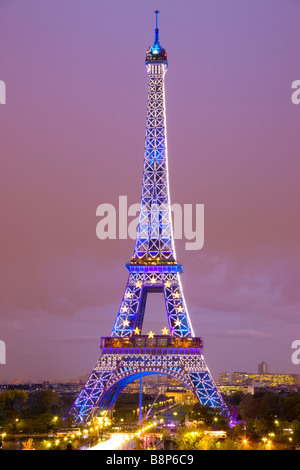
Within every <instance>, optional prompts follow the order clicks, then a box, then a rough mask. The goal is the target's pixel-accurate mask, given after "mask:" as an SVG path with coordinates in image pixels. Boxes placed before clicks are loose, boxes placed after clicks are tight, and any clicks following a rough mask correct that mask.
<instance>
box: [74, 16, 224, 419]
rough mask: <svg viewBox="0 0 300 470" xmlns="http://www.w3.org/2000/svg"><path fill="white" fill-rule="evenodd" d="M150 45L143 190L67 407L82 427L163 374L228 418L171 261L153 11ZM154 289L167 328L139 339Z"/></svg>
mask: <svg viewBox="0 0 300 470" xmlns="http://www.w3.org/2000/svg"><path fill="white" fill-rule="evenodd" d="M155 13H156V28H155V37H154V44H153V46H152V47H150V48H149V49H148V51H147V53H146V69H147V73H148V106H147V123H146V139H145V157H144V171H143V185H142V196H141V205H140V215H139V224H138V229H137V237H136V243H135V248H134V253H133V257H132V259H131V262H130V263H128V264H127V266H126V267H127V269H128V271H129V277H128V282H127V285H126V288H125V292H124V295H123V298H122V302H121V305H120V309H119V312H118V315H117V318H116V321H115V323H114V326H113V330H112V333H111V336H110V337H103V338H101V345H100V350H101V355H100V358H99V360H98V362H97V364H96V366H95V368H94V370H93V371H92V373H91V375H90V377H89V379H88V380H87V383H86V384H85V386H84V387H83V389H82V391H81V392H80V394H79V396H78V397H77V399H76V401H75V403H74V405H73V407H72V409H71V415H73V417H74V419H75V421H77V422H78V423H80V422H82V423H85V422H87V421H89V420H90V419H92V418H93V417H94V416H95V414H96V413H97V412H98V411H100V410H106V411H108V410H111V409H112V407H113V406H114V403H115V401H116V399H117V397H118V395H119V394H120V393H121V391H122V390H123V389H124V388H125V387H126V386H127V385H128V384H129V383H131V382H133V381H134V380H136V379H140V378H142V377H144V376H146V375H151V374H164V375H167V376H169V377H172V378H175V379H177V380H178V381H180V382H181V383H182V384H183V385H184V386H185V387H186V388H188V389H189V390H191V391H192V392H193V393H194V395H195V396H196V398H197V400H198V401H199V403H200V404H202V405H208V406H210V407H212V408H218V409H220V411H221V412H222V413H223V414H225V415H226V416H229V415H228V411H227V408H226V405H225V403H224V401H223V399H222V397H221V395H220V393H219V391H218V389H217V387H216V385H215V383H214V380H213V378H212V376H211V373H210V371H209V370H208V368H207V366H206V363H205V360H204V357H203V340H202V338H199V337H195V336H194V332H193V329H192V325H191V322H190V319H189V315H188V311H187V307H186V303H185V300H184V295H183V290H182V286H181V282H180V273H181V272H182V265H181V264H179V263H178V262H177V261H176V254H175V247H174V239H173V231H172V221H171V211H170V201H169V180H168V157H167V136H166V115H165V111H166V109H165V84H164V77H165V74H166V71H167V67H168V62H167V54H166V51H165V49H164V48H163V47H162V46H161V45H160V42H159V30H158V24H157V21H158V11H156V12H155ZM152 292H162V293H163V295H164V299H165V305H166V311H167V317H168V324H169V329H168V330H167V328H165V329H164V330H163V334H162V335H160V336H156V335H155V336H154V334H152V332H150V334H149V335H146V336H144V335H141V331H142V324H143V318H144V312H145V306H146V300H147V295H148V294H149V293H152Z"/></svg>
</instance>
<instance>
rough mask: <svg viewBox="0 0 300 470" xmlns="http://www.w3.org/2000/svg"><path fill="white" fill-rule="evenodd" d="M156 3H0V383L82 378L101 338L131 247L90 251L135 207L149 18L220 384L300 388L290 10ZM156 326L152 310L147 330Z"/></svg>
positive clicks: (177, 188) (199, 301) (198, 320)
mask: <svg viewBox="0 0 300 470" xmlns="http://www.w3.org/2000/svg"><path fill="white" fill-rule="evenodd" d="M158 3H159V5H155V4H154V2H148V3H147V4H146V5H140V4H139V2H137V1H130V2H128V3H126V5H123V4H122V2H120V1H115V2H112V4H111V5H106V4H105V5H102V4H101V5H100V4H99V2H96V1H94V0H92V1H90V2H89V3H88V6H87V5H85V6H83V5H79V4H77V5H73V3H72V2H70V1H67V0H64V1H63V2H58V1H56V0H55V1H53V2H52V3H51V5H50V3H49V2H48V4H47V3H44V5H43V6H41V5H40V6H38V7H37V6H36V5H35V2H33V1H31V0H28V2H26V5H24V4H22V2H20V1H16V2H14V4H13V5H12V4H9V2H2V3H1V5H0V11H1V18H0V40H1V43H2V44H4V45H5V47H4V48H3V51H2V52H1V62H2V69H1V71H0V73H1V76H0V79H1V80H2V79H3V80H4V81H5V83H6V91H7V99H6V104H5V105H1V107H0V112H1V114H0V119H1V130H2V132H1V135H2V137H1V144H0V145H1V175H2V176H1V192H2V198H1V214H2V230H1V267H0V283H1V287H2V289H1V296H0V297H1V298H0V302H1V303H0V318H1V327H0V339H1V340H3V341H5V344H6V356H7V359H6V364H5V365H0V381H2V380H14V379H15V378H16V377H18V378H19V380H20V381H22V380H23V381H26V380H28V379H30V380H31V381H34V379H35V378H39V379H43V380H52V379H59V378H61V379H63V378H70V377H76V376H84V375H86V374H88V373H89V371H90V370H91V369H92V367H93V366H94V363H95V360H96V359H97V358H98V355H99V343H100V337H101V336H108V335H110V333H111V329H112V323H113V321H114V318H115V316H116V313H117V311H118V309H119V303H120V298H121V296H122V293H123V291H124V287H125V284H126V279H127V271H126V268H125V264H126V263H127V262H128V261H129V259H130V258H131V255H132V253H133V249H134V242H133V241H132V240H130V239H121V240H118V239H116V240H99V239H98V238H97V236H96V225H97V222H98V218H97V217H96V208H97V207H98V205H99V204H102V203H110V204H114V205H115V206H116V207H117V204H118V200H119V196H120V195H126V196H127V197H128V201H129V203H130V204H132V203H136V202H138V201H139V198H140V187H141V175H142V168H143V155H144V133H145V124H146V113H145V105H146V96H147V78H146V73H145V67H144V56H145V52H146V49H147V48H148V46H149V45H150V43H151V40H152V32H153V11H154V10H155V9H157V8H158V9H159V10H160V11H161V15H160V34H161V36H160V37H161V43H162V44H163V46H164V47H166V49H167V51H168V60H169V71H168V73H167V77H166V108H167V130H168V146H169V170H170V195H171V202H172V203H173V202H174V203H175V202H178V203H180V204H182V205H183V204H191V203H192V204H194V205H195V204H204V206H205V241H204V247H203V248H202V249H201V250H198V251H188V250H186V249H185V240H175V245H176V252H177V258H178V261H180V262H182V264H183V267H184V273H183V275H182V278H181V279H182V284H183V288H184V291H185V298H186V303H187V306H188V309H189V313H190V317H191V321H192V324H193V327H194V330H195V335H196V336H201V337H203V339H204V353H205V358H206V361H207V365H208V367H209V369H210V370H211V372H212V375H213V376H214V377H217V375H218V374H219V373H220V372H222V371H224V370H229V371H232V372H233V371H236V370H244V369H246V370H247V369H251V364H258V363H260V362H262V361H265V362H266V363H267V364H268V365H269V370H270V371H274V372H278V373H280V372H282V373H284V372H285V373H291V374H299V373H300V365H298V366H297V365H295V364H293V363H292V361H291V356H292V353H293V350H292V349H291V344H292V342H293V341H294V340H296V339H298V337H297V336H299V335H298V331H299V289H298V283H297V281H296V280H297V279H299V266H298V262H297V261H298V260H297V255H298V253H299V237H298V235H299V222H298V218H297V215H298V213H299V197H298V185H299V177H298V175H299V159H298V158H297V156H298V153H297V152H299V151H298V147H299V144H298V135H299V107H297V106H295V105H293V104H292V102H291V84H292V82H293V81H294V80H295V79H297V78H299V77H298V76H297V73H298V70H299V67H298V65H297V63H296V60H295V57H299V52H300V45H299V41H297V35H298V19H297V18H298V17H299V5H297V4H296V3H295V2H293V1H290V2H286V3H285V4H284V5H283V4H282V2H279V1H275V2H274V1H272V2H271V1H264V2H259V1H254V2H251V5H250V2H249V3H248V4H247V5H246V6H245V5H244V6H241V5H239V4H238V2H237V1H230V2H228V3H227V4H226V6H224V5H222V4H221V3H220V2H218V1H214V2H210V5H204V4H202V5H199V2H196V1H192V2H190V3H189V5H184V7H183V2H180V1H175V2H173V1H172V2H171V1H165V2H164V1H161V2H158ZM115 7H117V9H116V8H115ZM270 12H272V14H270ZM297 15H298V16H297ZM287 25H289V27H288V26H287ZM33 31H34V32H35V34H34V35H33V34H32V32H33ZM107 273H109V275H108V274H107ZM151 310H152V311H153V312H155V313H154V314H153V316H152V318H149V317H150V315H149V312H150V311H151ZM161 312H163V315H164V317H163V318H161ZM165 326H167V317H166V314H165V309H164V307H163V306H162V304H161V299H158V298H157V299H152V300H151V302H150V305H149V306H148V307H147V309H146V313H145V333H146V332H147V331H150V329H151V330H152V331H154V333H155V334H159V333H160V331H161V329H162V328H163V327H165ZM228 365H230V367H228Z"/></svg>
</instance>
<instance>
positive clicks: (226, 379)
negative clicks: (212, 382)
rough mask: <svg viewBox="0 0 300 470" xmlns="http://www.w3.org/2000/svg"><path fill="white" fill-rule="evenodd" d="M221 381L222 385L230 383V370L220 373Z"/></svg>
mask: <svg viewBox="0 0 300 470" xmlns="http://www.w3.org/2000/svg"><path fill="white" fill-rule="evenodd" d="M219 383H220V384H221V385H226V384H229V374H228V372H222V373H221V374H219Z"/></svg>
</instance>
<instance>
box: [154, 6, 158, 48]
mask: <svg viewBox="0 0 300 470" xmlns="http://www.w3.org/2000/svg"><path fill="white" fill-rule="evenodd" d="M154 13H155V16H156V18H155V33H154V44H159V30H158V14H159V10H155V12H154Z"/></svg>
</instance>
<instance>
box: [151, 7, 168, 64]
mask: <svg viewBox="0 0 300 470" xmlns="http://www.w3.org/2000/svg"><path fill="white" fill-rule="evenodd" d="M154 13H155V30H154V43H153V46H151V47H149V49H148V51H147V53H146V64H147V63H149V62H153V61H155V62H156V63H164V64H167V54H166V51H165V49H164V48H163V47H162V46H161V45H160V43H159V29H158V14H159V10H155V12H154Z"/></svg>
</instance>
